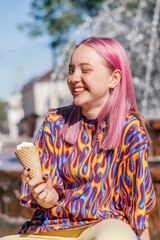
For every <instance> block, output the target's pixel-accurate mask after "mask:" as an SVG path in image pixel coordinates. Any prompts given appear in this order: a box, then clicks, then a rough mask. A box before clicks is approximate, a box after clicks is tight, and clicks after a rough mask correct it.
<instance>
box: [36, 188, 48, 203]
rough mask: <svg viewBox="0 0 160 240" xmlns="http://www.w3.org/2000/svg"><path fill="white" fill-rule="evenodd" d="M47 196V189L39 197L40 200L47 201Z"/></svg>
mask: <svg viewBox="0 0 160 240" xmlns="http://www.w3.org/2000/svg"><path fill="white" fill-rule="evenodd" d="M47 194H48V192H47V190H46V189H45V190H44V191H43V192H41V193H40V194H39V195H38V198H39V199H40V200H43V201H44V200H45V198H46V197H47Z"/></svg>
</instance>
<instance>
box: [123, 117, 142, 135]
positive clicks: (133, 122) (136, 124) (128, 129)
mask: <svg viewBox="0 0 160 240" xmlns="http://www.w3.org/2000/svg"><path fill="white" fill-rule="evenodd" d="M136 132H140V133H142V134H143V135H145V136H146V133H145V130H144V127H143V124H142V122H141V120H140V119H139V118H138V117H136V116H135V115H133V114H132V113H128V114H127V115H126V118H125V122H124V126H123V134H124V135H132V134H134V133H136Z"/></svg>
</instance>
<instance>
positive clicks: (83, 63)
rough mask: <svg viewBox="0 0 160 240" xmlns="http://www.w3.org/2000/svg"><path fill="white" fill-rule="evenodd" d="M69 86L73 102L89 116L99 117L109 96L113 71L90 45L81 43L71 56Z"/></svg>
mask: <svg viewBox="0 0 160 240" xmlns="http://www.w3.org/2000/svg"><path fill="white" fill-rule="evenodd" d="M67 82H68V86H69V89H70V91H71V94H72V95H73V102H74V104H75V105H77V106H81V107H82V112H83V114H84V115H85V116H87V117H97V116H98V114H99V112H100V110H101V109H102V107H103V106H104V105H105V104H106V102H107V100H108V98H109V88H110V87H111V84H112V73H111V72H110V70H109V69H108V68H107V67H106V65H105V60H104V59H103V58H102V57H101V56H100V55H99V54H98V53H97V52H96V51H95V50H94V49H93V48H92V47H90V46H87V45H80V46H79V47H78V48H77V49H75V51H74V52H73V55H72V57H71V62H70V65H69V76H68V81H67Z"/></svg>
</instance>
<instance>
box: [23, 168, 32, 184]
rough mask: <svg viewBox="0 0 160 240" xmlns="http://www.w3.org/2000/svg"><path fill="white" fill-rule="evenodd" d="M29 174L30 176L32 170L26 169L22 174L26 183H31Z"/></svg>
mask: <svg viewBox="0 0 160 240" xmlns="http://www.w3.org/2000/svg"><path fill="white" fill-rule="evenodd" d="M29 174H30V168H28V169H24V170H23V172H22V175H21V177H22V178H23V179H24V180H25V181H29V180H30V177H29Z"/></svg>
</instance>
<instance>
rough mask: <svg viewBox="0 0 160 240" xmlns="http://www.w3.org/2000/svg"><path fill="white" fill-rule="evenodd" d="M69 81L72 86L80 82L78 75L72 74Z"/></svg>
mask: <svg viewBox="0 0 160 240" xmlns="http://www.w3.org/2000/svg"><path fill="white" fill-rule="evenodd" d="M70 81H71V82H72V83H73V84H75V83H77V82H80V81H81V77H80V75H79V74H78V73H73V74H72V75H71V78H70Z"/></svg>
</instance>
